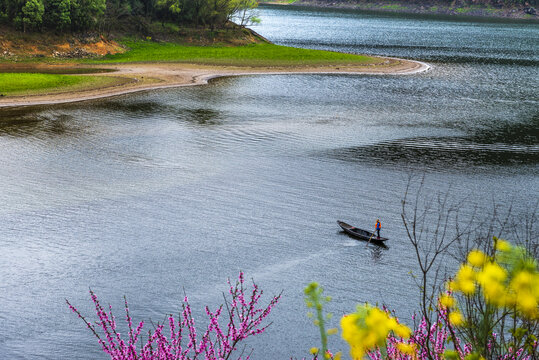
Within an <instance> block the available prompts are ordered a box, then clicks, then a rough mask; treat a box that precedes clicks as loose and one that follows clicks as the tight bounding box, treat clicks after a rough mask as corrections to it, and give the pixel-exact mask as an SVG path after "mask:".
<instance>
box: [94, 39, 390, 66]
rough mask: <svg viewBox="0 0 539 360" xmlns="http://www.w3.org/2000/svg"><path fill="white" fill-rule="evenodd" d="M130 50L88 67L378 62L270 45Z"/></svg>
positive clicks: (132, 44) (141, 45)
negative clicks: (165, 63)
mask: <svg viewBox="0 0 539 360" xmlns="http://www.w3.org/2000/svg"><path fill="white" fill-rule="evenodd" d="M123 44H124V45H125V46H127V47H128V48H129V49H130V50H129V51H128V52H125V53H123V54H115V55H107V56H105V57H104V58H103V59H100V60H97V61H96V60H92V61H90V62H91V63H129V62H179V63H189V64H202V65H223V66H248V67H275V66H279V67H283V66H284V67H286V66H325V65H357V64H367V63H379V62H380V59H377V58H373V57H369V56H361V55H352V54H343V53H337V52H331V51H322V50H309V49H298V48H291V47H286V46H279V45H273V44H266V43H263V44H251V45H243V46H192V45H180V44H174V43H156V42H151V41H125V42H123Z"/></svg>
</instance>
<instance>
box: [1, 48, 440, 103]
mask: <svg viewBox="0 0 539 360" xmlns="http://www.w3.org/2000/svg"><path fill="white" fill-rule="evenodd" d="M380 59H381V62H380V63H379V64H368V65H350V66H337V67H336V66H333V67H331V66H316V67H309V66H300V67H283V68H279V67H275V68H273V67H271V68H270V67H233V66H205V65H193V64H183V63H128V64H102V65H93V66H94V67H95V68H98V69H111V70H114V72H108V73H100V74H96V75H99V76H112V77H115V78H117V79H118V83H117V84H115V85H111V86H106V87H99V88H91V89H85V90H80V91H65V92H63V91H54V92H51V93H41V94H36V95H25V96H5V97H2V98H0V108H2V107H4V108H5V107H20V106H33V105H47V104H62V103H71V102H77V101H85V100H94V99H99V98H106V97H112V96H118V95H123V94H129V93H133V92H138V91H147V90H152V89H163V88H170V87H179V86H192V85H201V84H206V83H207V82H208V80H210V79H214V78H218V77H224V76H240V75H270V74H355V75H396V74H398V75H408V74H415V73H418V72H423V71H427V70H428V69H429V68H430V66H429V65H428V64H425V63H422V62H419V61H412V60H404V59H396V58H380ZM80 67H84V68H88V67H90V66H88V65H80ZM0 72H2V67H1V66H0ZM91 75H92V74H88V75H85V76H91Z"/></svg>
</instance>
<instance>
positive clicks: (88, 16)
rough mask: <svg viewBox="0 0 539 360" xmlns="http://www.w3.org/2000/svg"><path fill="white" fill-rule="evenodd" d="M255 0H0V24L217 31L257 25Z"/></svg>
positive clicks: (31, 27)
mask: <svg viewBox="0 0 539 360" xmlns="http://www.w3.org/2000/svg"><path fill="white" fill-rule="evenodd" d="M257 6H258V2H257V0H0V23H1V24H7V25H8V26H12V27H15V28H17V29H19V30H21V31H24V32H29V31H42V30H53V31H57V32H70V31H71V32H83V31H94V30H108V29H110V28H112V27H114V25H115V24H117V22H118V21H120V20H122V19H127V18H129V17H139V18H144V19H146V20H150V21H161V22H163V23H164V22H173V23H176V24H178V25H185V26H196V27H199V26H204V27H209V28H211V29H215V28H221V27H223V26H225V24H226V23H227V22H229V21H231V20H235V22H236V23H238V24H239V25H241V26H245V25H249V24H251V23H253V22H258V19H257V17H256V16H255V15H256V14H255V13H254V12H253V9H255V8H256V7H257Z"/></svg>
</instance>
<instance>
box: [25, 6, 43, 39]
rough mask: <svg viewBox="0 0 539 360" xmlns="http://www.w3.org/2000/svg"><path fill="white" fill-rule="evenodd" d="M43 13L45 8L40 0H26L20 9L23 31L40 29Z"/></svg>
mask: <svg viewBox="0 0 539 360" xmlns="http://www.w3.org/2000/svg"><path fill="white" fill-rule="evenodd" d="M44 13H45V6H44V5H43V2H42V1H41V0H28V1H27V2H26V4H24V6H23V7H22V17H21V18H20V19H21V21H22V26H23V31H24V32H26V30H27V29H36V30H37V29H40V28H41V25H42V23H43V14H44Z"/></svg>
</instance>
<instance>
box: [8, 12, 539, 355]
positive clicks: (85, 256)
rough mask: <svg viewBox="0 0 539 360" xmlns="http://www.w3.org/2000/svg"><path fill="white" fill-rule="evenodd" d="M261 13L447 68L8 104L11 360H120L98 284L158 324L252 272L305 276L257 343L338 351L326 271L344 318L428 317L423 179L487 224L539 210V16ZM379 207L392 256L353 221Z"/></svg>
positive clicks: (322, 38) (333, 46)
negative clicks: (419, 272)
mask: <svg viewBox="0 0 539 360" xmlns="http://www.w3.org/2000/svg"><path fill="white" fill-rule="evenodd" d="M261 18H262V24H261V25H260V26H257V27H256V28H255V30H256V31H258V32H259V33H261V34H262V35H264V36H265V37H267V38H269V39H270V40H272V41H274V42H276V43H279V44H286V45H291V46H298V47H311V48H323V49H330V50H338V51H346V52H355V53H369V54H381V55H391V56H397V57H403V58H414V59H420V60H424V61H427V62H429V63H431V64H432V65H433V68H432V69H431V70H430V71H429V72H427V73H423V74H418V75H412V76H389V75H388V76H337V75H332V76H323V75H301V76H296V75H294V76H287V75H279V76H246V77H236V78H227V79H219V80H215V81H213V82H212V83H211V84H209V85H206V86H200V87H193V88H181V89H168V90H160V91H151V92H144V93H139V94H135V95H129V96H120V97H116V98H113V99H108V100H100V101H93V102H85V103H81V104H76V105H64V106H46V107H37V108H32V109H26V110H17V109H14V110H13V109H12V110H6V109H4V110H0V118H1V120H0V181H1V184H2V186H1V189H0V203H1V204H2V207H0V227H1V229H2V232H1V234H0V324H1V326H0V358H2V359H105V358H106V356H104V355H103V354H102V353H101V351H100V349H99V347H98V345H97V342H96V341H95V340H94V339H93V338H92V335H91V334H90V333H89V332H88V331H87V329H85V327H84V325H83V324H82V322H80V320H79V319H77V318H76V317H75V316H74V315H73V314H71V313H70V312H69V310H68V308H67V307H66V305H65V303H64V299H65V298H68V299H69V300H70V301H71V302H72V303H74V304H75V305H77V306H79V307H80V308H81V310H82V311H83V312H84V313H86V314H89V315H90V314H92V310H91V307H90V301H89V297H88V294H87V291H88V288H89V287H91V288H92V289H93V290H95V291H96V293H97V294H98V295H99V296H100V298H101V299H102V300H103V301H104V302H105V303H111V304H112V305H113V306H114V307H115V308H116V309H117V314H118V318H121V316H122V315H121V311H122V310H121V309H122V307H121V306H122V305H121V304H122V301H123V300H122V296H123V295H126V296H127V298H128V300H129V301H130V304H131V309H132V313H133V315H134V317H135V318H136V319H138V320H141V319H144V320H146V321H147V323H148V324H149V321H148V320H149V319H152V320H153V321H154V322H156V321H160V320H162V319H163V317H164V314H167V313H171V312H172V313H175V312H176V311H177V310H178V309H179V304H180V300H181V298H182V297H183V291H184V290H183V289H185V292H186V293H187V294H188V295H189V297H190V299H191V301H192V305H193V308H194V309H195V310H196V315H197V316H198V317H199V322H201V323H203V320H204V317H203V315H202V310H203V305H204V304H209V305H216V304H219V303H220V302H221V292H222V291H224V290H226V286H225V284H226V283H225V281H226V278H227V277H232V278H234V277H235V276H237V273H238V271H239V270H240V269H241V270H243V271H245V273H246V275H247V277H248V278H250V277H252V278H254V279H255V281H257V283H259V285H260V286H261V287H262V288H263V289H264V290H265V291H266V294H275V293H278V292H280V291H281V290H284V293H283V300H282V302H281V304H280V305H279V306H278V307H277V308H276V309H275V313H274V314H273V315H272V320H273V325H272V327H271V328H270V329H269V330H268V333H267V334H264V335H263V336H261V337H259V338H254V339H253V341H251V342H250V343H249V344H248V345H249V346H252V347H254V348H255V350H254V353H253V358H254V359H288V358H290V357H291V356H294V357H303V356H305V355H306V354H307V352H308V349H309V348H310V347H311V346H315V345H317V332H316V328H314V326H313V325H311V324H310V322H309V320H308V319H307V317H306V315H305V314H306V308H305V306H304V304H303V299H302V289H303V288H304V286H305V285H306V284H307V283H309V282H310V281H318V282H319V283H320V284H322V285H323V286H324V287H325V289H326V292H327V294H328V295H332V296H333V299H334V300H333V301H332V303H331V307H330V308H329V309H328V310H329V311H332V312H333V313H335V315H336V317H335V318H336V319H338V318H339V317H340V315H342V314H343V313H345V312H349V311H352V310H353V309H354V306H355V304H356V303H358V302H364V301H369V302H372V303H376V302H379V303H386V304H387V305H388V306H389V307H390V308H393V309H396V310H397V313H398V315H399V316H401V317H402V319H404V321H407V322H409V321H410V317H411V313H412V312H413V311H414V309H415V306H414V304H413V302H414V301H415V299H416V293H417V291H416V290H415V287H414V283H413V281H412V279H411V278H410V275H409V274H408V273H409V271H410V270H415V268H416V265H415V260H414V254H413V252H412V249H411V248H410V246H409V244H408V240H407V239H406V235H405V230H404V228H403V225H402V221H401V216H400V214H401V199H402V198H403V195H404V191H405V188H406V185H407V183H408V178H409V175H410V174H411V173H412V174H416V179H417V177H419V176H420V175H422V174H425V175H426V179H427V180H426V184H425V189H424V194H425V195H426V196H435V195H436V194H438V193H442V194H445V193H447V192H449V200H450V201H451V202H457V201H464V204H463V206H462V208H461V217H462V219H463V220H467V219H471V218H472V216H473V215H474V214H475V216H476V217H475V218H474V219H475V221H476V222H477V223H480V222H481V220H484V219H487V218H488V214H489V213H490V212H491V210H492V208H493V206H494V205H493V204H496V205H497V206H498V207H499V211H500V212H501V213H505V212H507V211H508V209H509V208H512V212H513V214H515V215H520V214H523V215H528V216H529V215H530V212H531V213H532V215H534V214H533V212H534V211H536V209H537V208H536V205H537V202H538V197H537V194H538V190H539V181H538V177H537V175H538V169H539V166H538V164H539V141H538V135H539V131H538V129H539V110H538V109H539V106H538V105H539V98H538V95H537V94H539V89H538V84H539V81H538V74H539V72H538V64H539V58H538V49H539V43H538V41H539V26H538V25H535V24H528V23H522V22H521V23H515V22H500V21H496V22H488V21H486V22H485V21H482V22H473V21H455V20H453V19H452V20H448V19H445V18H436V17H430V18H428V17H427V18H425V17H405V16H395V15H391V16H388V15H375V14H365V13H355V12H349V11H327V10H324V11H320V10H314V9H291V8H281V7H264V8H262V9H261ZM414 184H417V182H416V183H414ZM414 186H416V185H414ZM376 218H380V219H381V221H382V225H383V230H382V234H383V235H385V236H387V237H389V238H390V241H389V243H388V249H382V248H379V247H375V246H368V247H366V246H365V243H361V242H358V241H355V240H353V239H350V238H348V237H347V236H346V235H343V234H342V233H340V232H339V229H338V228H337V225H336V223H335V220H337V219H342V220H345V221H349V222H351V223H353V224H357V225H358V226H362V227H364V228H372V227H373V226H374V221H375V219H376ZM533 236H536V234H534V235H533ZM536 240H537V238H535V241H536ZM448 264H449V266H451V264H452V263H451V262H448ZM336 321H337V320H335V323H334V324H332V326H335V325H336ZM332 341H333V346H332V347H333V348H334V349H337V350H338V349H345V347H344V345H343V344H342V343H341V342H340V341H339V340H338V339H337V338H334V339H332Z"/></svg>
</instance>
